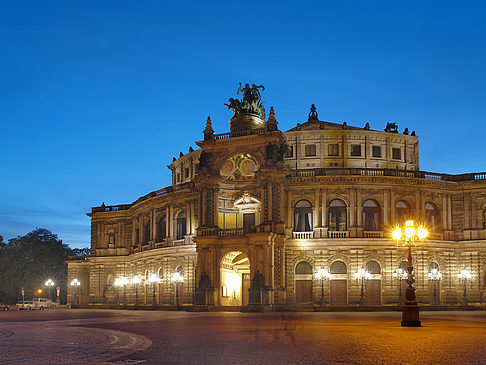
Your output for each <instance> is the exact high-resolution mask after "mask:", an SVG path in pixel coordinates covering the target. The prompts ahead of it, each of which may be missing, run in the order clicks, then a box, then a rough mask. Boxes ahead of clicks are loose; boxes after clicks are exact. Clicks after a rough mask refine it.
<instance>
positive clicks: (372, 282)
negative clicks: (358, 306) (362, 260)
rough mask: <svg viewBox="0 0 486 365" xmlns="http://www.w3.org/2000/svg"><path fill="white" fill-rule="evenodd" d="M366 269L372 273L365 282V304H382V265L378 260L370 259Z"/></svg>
mask: <svg viewBox="0 0 486 365" xmlns="http://www.w3.org/2000/svg"><path fill="white" fill-rule="evenodd" d="M366 271H367V272H369V273H370V276H371V277H370V279H368V280H366V282H365V304H366V305H380V304H381V267H380V264H379V263H378V262H376V261H368V263H367V264H366Z"/></svg>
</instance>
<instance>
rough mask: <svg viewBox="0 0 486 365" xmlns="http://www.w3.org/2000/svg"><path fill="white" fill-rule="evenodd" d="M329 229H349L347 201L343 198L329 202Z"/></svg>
mask: <svg viewBox="0 0 486 365" xmlns="http://www.w3.org/2000/svg"><path fill="white" fill-rule="evenodd" d="M329 230H330V231H346V230H347V214H346V203H345V202H344V201H342V200H341V199H334V200H332V201H331V202H330V203H329Z"/></svg>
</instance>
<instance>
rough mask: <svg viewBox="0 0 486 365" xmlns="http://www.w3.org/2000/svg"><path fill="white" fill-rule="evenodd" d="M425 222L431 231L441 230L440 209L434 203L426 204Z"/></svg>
mask: <svg viewBox="0 0 486 365" xmlns="http://www.w3.org/2000/svg"><path fill="white" fill-rule="evenodd" d="M425 222H426V224H427V228H428V229H429V230H430V231H431V232H437V231H438V230H439V210H438V209H437V207H436V206H435V204H433V203H427V204H425Z"/></svg>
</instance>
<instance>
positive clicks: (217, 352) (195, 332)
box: [0, 310, 486, 365]
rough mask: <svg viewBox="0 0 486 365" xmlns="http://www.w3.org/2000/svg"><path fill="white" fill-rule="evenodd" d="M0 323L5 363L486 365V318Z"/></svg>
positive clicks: (104, 314) (102, 314)
mask: <svg viewBox="0 0 486 365" xmlns="http://www.w3.org/2000/svg"><path fill="white" fill-rule="evenodd" d="M421 319H422V324H423V327H421V328H403V327H400V313H396V312H382V313H376V312H361V313H356V312H346V313H335V312H333V313H329V312H328V313H322V312H320V313H314V312H310V313H258V314H257V313H222V312H217V313H186V312H164V311H115V310H104V311H103V310H70V311H69V310H65V311H44V312H35V313H22V312H19V313H12V314H10V313H9V314H5V315H3V314H0V364H66V363H67V364H71V363H73V364H76V363H85V364H96V363H103V362H105V363H107V362H108V363H110V364H114V363H118V364H120V363H143V364H384V365H388V364H390V365H391V364H434V365H435V364H461V365H463V364H486V347H485V343H486V312H484V311H477V312H422V313H421Z"/></svg>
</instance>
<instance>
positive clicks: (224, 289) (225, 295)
mask: <svg viewBox="0 0 486 365" xmlns="http://www.w3.org/2000/svg"><path fill="white" fill-rule="evenodd" d="M222 290H223V297H225V298H228V297H229V294H228V287H227V286H223V288H222Z"/></svg>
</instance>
